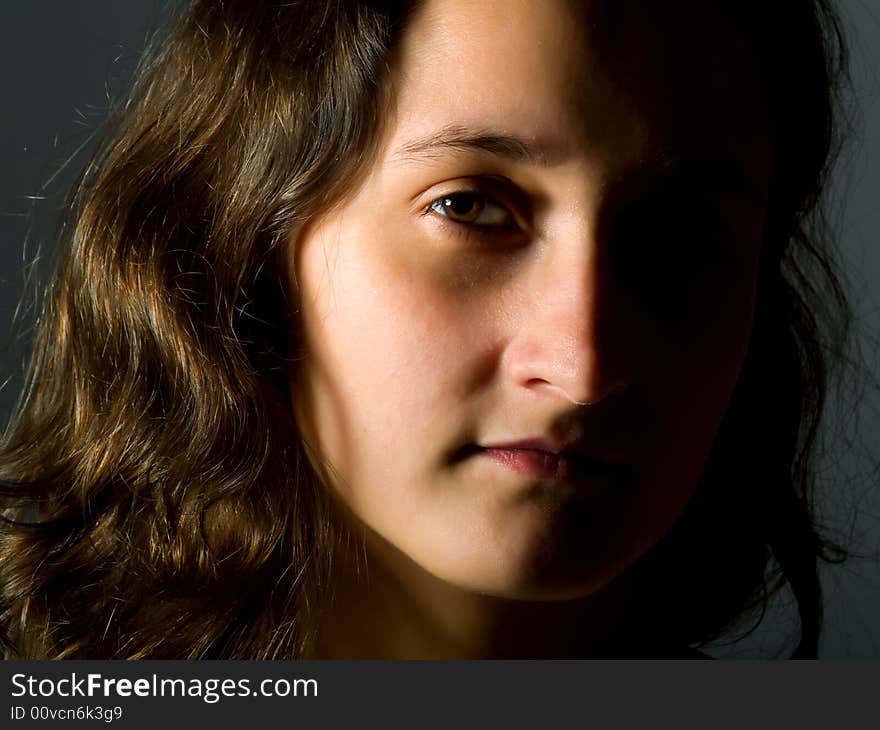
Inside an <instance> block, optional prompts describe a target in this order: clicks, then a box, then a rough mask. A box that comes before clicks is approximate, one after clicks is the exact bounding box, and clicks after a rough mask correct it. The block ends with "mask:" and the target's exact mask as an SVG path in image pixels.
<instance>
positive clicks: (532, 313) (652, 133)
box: [289, 0, 770, 599]
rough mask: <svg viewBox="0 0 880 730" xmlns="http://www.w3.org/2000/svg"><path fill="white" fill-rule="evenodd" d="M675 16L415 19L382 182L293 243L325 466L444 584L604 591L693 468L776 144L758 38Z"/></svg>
mask: <svg viewBox="0 0 880 730" xmlns="http://www.w3.org/2000/svg"><path fill="white" fill-rule="evenodd" d="M661 5H667V6H668V4H662V3H661V4H658V6H661ZM683 6H685V7H686V11H685V13H684V14H682V15H681V16H679V17H677V16H675V15H674V14H673V13H672V12H671V10H669V9H668V8H667V9H666V10H663V9H652V8H653V5H652V4H651V3H647V2H645V3H639V2H635V3H634V2H627V3H605V2H602V3H598V2H596V3H581V2H578V3H574V2H566V1H565V0H553V1H547V2H540V3H536V2H530V1H528V0H481V1H480V2H473V3H470V2H446V1H444V0H430V1H429V2H426V3H424V4H423V5H422V6H421V7H420V8H419V10H418V12H417V13H416V14H415V15H414V16H413V17H412V19H411V20H410V22H409V24H408V27H407V29H406V30H405V31H404V35H403V38H402V43H401V45H400V47H399V48H398V52H397V54H396V56H395V58H394V67H393V73H394V76H393V80H394V97H395V102H394V104H393V105H392V108H390V109H388V119H387V122H388V123H387V128H386V129H385V133H384V137H383V138H382V141H381V144H380V149H379V152H378V155H377V157H376V159H375V161H374V164H373V166H372V168H371V170H370V171H369V174H368V175H367V177H366V179H365V181H364V182H363V183H362V184H360V185H359V187H358V188H357V190H355V191H353V193H352V195H351V197H350V198H348V199H347V200H346V201H345V202H344V203H343V204H341V205H340V206H339V207H338V208H337V209H335V210H334V211H332V212H331V213H328V214H327V215H325V216H323V217H322V218H320V219H319V220H316V221H314V222H313V223H312V224H311V225H310V226H308V227H307V228H306V229H305V230H304V231H302V232H301V234H300V235H299V237H298V238H297V240H296V241H294V242H292V246H291V249H290V267H289V269H290V277H291V286H292V288H293V289H294V290H295V291H297V292H298V297H299V300H300V303H301V310H300V313H299V318H300V327H301V332H300V333H299V336H301V337H302V338H304V347H305V355H304V359H303V360H302V361H301V362H299V363H298V364H297V371H296V372H295V373H294V374H293V376H292V381H291V382H292V392H293V399H294V403H295V410H296V414H297V418H298V421H299V423H300V427H301V429H302V431H303V433H304V435H305V438H306V440H307V442H308V443H309V444H310V445H311V447H312V448H313V451H314V453H315V454H317V457H316V463H317V462H320V465H319V467H318V468H319V469H320V470H321V472H322V473H323V474H324V476H325V478H326V480H327V481H328V483H329V484H330V485H331V487H332V489H333V491H334V492H335V494H336V495H337V496H338V498H339V500H340V501H341V502H342V503H343V504H344V505H346V506H347V507H348V508H349V510H350V512H351V513H352V514H353V515H354V516H356V518H357V519H358V520H359V521H360V522H362V523H364V524H365V525H367V526H368V527H369V528H371V530H369V531H368V533H369V534H370V535H371V539H373V540H375V541H377V543H376V544H381V545H382V546H384V548H385V549H386V550H387V549H388V546H389V544H390V545H391V546H393V547H394V548H396V550H397V551H399V552H400V553H403V555H405V556H407V557H408V558H410V559H411V560H412V561H414V563H415V564H416V565H418V566H420V567H421V568H423V569H424V570H426V571H428V573H430V574H432V575H433V576H435V577H437V578H440V579H442V580H444V581H447V582H448V583H451V584H453V585H455V586H459V587H462V588H466V589H469V590H472V591H477V592H482V593H488V594H492V595H497V596H506V597H512V598H535V599H548V598H556V599H559V598H571V597H576V596H586V595H588V594H590V593H592V592H595V591H597V590H598V589H600V588H602V587H603V586H604V585H606V584H607V583H608V582H609V581H610V580H612V579H613V578H615V577H616V576H618V575H620V574H621V573H622V572H623V571H624V570H625V569H626V568H627V567H628V566H629V565H631V564H632V563H633V561H635V560H636V559H637V558H638V557H639V556H641V555H643V554H644V553H645V552H646V551H648V550H649V549H650V548H651V547H652V546H653V545H654V544H655V543H656V542H657V541H658V540H659V539H660V538H661V537H662V536H663V535H664V534H665V533H666V532H667V531H668V530H669V529H670V527H671V526H672V524H673V522H674V521H675V520H676V518H677V517H678V516H679V515H680V514H681V512H682V510H683V508H684V507H685V505H686V503H687V502H688V500H689V498H690V497H691V495H692V493H693V492H694V490H695V488H696V486H697V483H698V481H699V479H700V477H701V474H702V472H703V470H704V467H705V465H706V462H707V459H708V457H709V453H710V450H711V448H712V444H713V441H714V439H715V436H716V433H717V431H718V428H719V425H720V422H721V419H722V416H723V415H724V412H725V409H726V407H727V404H728V401H729V398H730V396H731V393H732V390H733V388H734V385H735V383H736V380H737V377H738V374H739V372H740V369H741V366H742V363H743V360H744V357H745V354H746V349H747V344H748V341H749V334H750V330H751V324H752V318H753V308H754V301H755V287H756V278H757V267H758V258H759V249H760V243H761V237H762V228H763V221H764V213H765V203H766V194H767V188H768V185H769V177H770V168H769V160H770V149H769V131H768V122H767V120H766V118H765V115H764V113H763V111H762V109H761V106H760V102H759V97H758V91H757V88H758V77H757V68H756V66H755V63H754V61H753V59H752V58H751V57H750V55H749V52H748V51H747V49H746V47H745V45H744V44H741V43H740V42H739V41H738V39H737V37H736V35H735V34H734V33H733V31H730V30H728V29H727V28H726V26H725V24H724V22H723V21H722V20H721V19H720V18H716V17H715V16H714V15H713V14H712V12H711V11H710V10H708V9H705V8H703V7H702V4H701V3H699V2H694V3H691V4H690V5H688V4H683ZM395 552H396V551H395Z"/></svg>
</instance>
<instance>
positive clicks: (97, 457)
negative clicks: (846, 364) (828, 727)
mask: <svg viewBox="0 0 880 730" xmlns="http://www.w3.org/2000/svg"><path fill="white" fill-rule="evenodd" d="M783 34H784V37H785V38H786V44H785V47H784V49H782V50H780V49H779V48H778V46H779V38H780V37H782V36H783ZM841 49H842V46H841V45H840V37H839V33H838V32H837V25H836V21H835V18H834V15H833V13H832V12H831V11H830V9H829V8H828V7H826V5H825V3H824V2H807V1H806V0H804V1H803V2H800V3H791V4H788V5H787V6H786V8H785V10H784V11H783V10H782V9H777V10H767V9H766V7H759V4H758V3H742V2H737V3H733V2H730V3H728V2H721V1H720V0H719V1H717V2H709V0H692V1H687V0H682V1H681V2H676V3H652V2H650V1H649V0H644V1H634V2H627V3H610V2H598V1H594V2H586V3H578V2H573V1H572V0H554V1H553V2H547V3H527V2H500V1H499V2H482V3H479V4H477V3H474V4H464V3H451V2H447V1H445V0H426V1H425V2H420V3H412V4H410V3H397V2H390V1H386V2H379V1H378V0H377V1H373V2H364V1H362V2H354V1H343V0H337V1H336V2H329V3H327V2H322V3H309V2H302V3H284V4H282V3H274V2H273V3H270V2H247V3H245V2H235V1H230V0H227V1H226V2H223V3H216V2H198V1H197V2H194V3H193V4H192V6H191V7H190V8H188V10H187V11H186V12H185V13H184V14H183V15H182V17H181V19H180V21H179V22H178V24H177V25H176V26H175V28H174V30H173V32H172V33H171V35H170V37H169V38H168V40H167V41H165V42H164V43H163V44H162V45H160V46H159V47H157V48H156V49H155V51H154V52H153V53H152V54H151V55H149V56H148V60H147V61H146V62H145V63H144V65H143V68H142V69H141V72H140V75H139V79H138V83H137V85H136V88H135V91H134V92H133V95H132V99H131V101H130V102H129V103H128V104H127V105H126V106H125V107H124V109H123V110H122V111H121V113H120V115H119V118H118V119H116V120H114V122H113V124H112V125H111V132H110V134H109V136H108V138H107V140H106V141H105V143H104V144H103V146H102V147H101V150H100V152H99V154H98V156H97V158H96V159H95V161H94V163H92V164H91V165H90V166H89V168H88V169H87V170H86V173H85V175H84V178H83V182H82V184H81V185H80V188H79V191H78V197H77V201H76V204H75V206H74V212H73V221H74V224H73V226H72V227H71V228H70V232H69V235H68V237H67V239H66V241H65V246H64V248H63V250H62V259H61V262H60V265H59V269H58V273H57V275H56V277H55V279H54V283H53V286H52V289H51V292H50V295H49V297H48V298H47V303H46V309H45V312H44V314H43V316H42V318H41V324H40V330H39V335H38V339H37V342H36V345H35V348H34V358H33V365H32V374H31V380H30V387H29V389H28V391H27V392H26V394H25V396H24V398H23V400H22V403H21V404H20V407H19V409H18V410H17V412H16V414H15V415H14V417H13V421H12V423H11V426H10V428H9V429H8V432H7V434H6V436H5V439H4V441H3V444H2V451H0V453H2V457H0V468H2V475H0V476H2V478H3V484H4V495H5V500H6V504H7V507H8V509H7V517H8V520H9V521H8V524H7V525H6V527H5V528H4V532H3V543H2V551H0V575H2V583H3V594H2V611H3V613H2V616H3V619H2V623H3V626H4V627H5V634H6V636H5V640H4V641H5V645H6V648H7V651H8V653H9V654H11V655H14V656H27V657H69V658H72V657H78V658H79V657H92V658H102V657H105V658H143V657H151V658H159V657H177V658H184V657H187V658H196V657H202V658H208V657H211V658H245V657H249V658H300V657H318V658H357V657H372V658H453V657H458V658H469V657H470V658H473V657H524V658H537V657H600V656H680V655H688V654H689V652H690V650H689V647H691V646H694V645H699V644H700V643H705V642H706V641H708V640H709V639H711V638H713V637H715V636H718V635H720V634H721V633H722V632H723V631H724V630H725V629H726V628H727V627H729V626H730V625H732V624H733V622H735V621H736V619H737V618H739V617H740V616H742V615H744V614H745V613H746V612H748V611H749V610H750V609H752V608H753V607H754V606H755V605H760V603H761V602H762V601H764V600H766V595H767V593H768V592H772V591H773V590H775V589H776V588H778V587H779V585H781V583H782V582H788V584H789V585H790V586H791V588H792V590H793V592H794V595H795V597H796V598H797V602H798V609H799V613H800V617H801V640H800V643H799V646H798V649H797V651H796V652H795V656H802V657H804V656H807V657H808V656H815V654H816V651H817V638H818V631H819V624H820V616H821V602H820V599H821V594H820V586H819V582H818V577H817V572H816V563H817V559H831V558H833V557H834V555H835V547H834V546H831V545H829V544H827V543H826V542H825V541H824V540H823V538H822V537H821V535H820V534H819V533H818V531H817V528H816V526H815V524H814V523H815V518H814V515H813V511H812V507H811V501H810V486H811V479H812V476H811V470H810V459H811V455H812V450H813V443H814V437H815V433H816V428H817V424H818V422H819V418H820V416H821V411H822V399H823V394H824V390H825V373H826V367H827V365H828V363H827V361H826V358H827V357H828V355H827V354H826V351H825V350H823V347H824V348H826V349H827V348H828V347H829V344H830V348H831V349H830V352H832V353H833V352H839V346H840V345H841V343H842V341H843V339H842V338H843V335H844V334H845V328H842V327H841V326H840V323H841V322H844V323H845V322H846V321H847V319H846V311H847V310H846V301H845V298H844V296H843V294H842V292H841V291H840V289H839V286H838V284H837V279H836V278H835V276H834V273H833V269H832V268H831V266H830V264H829V263H828V259H827V255H826V254H825V253H824V252H823V246H824V245H825V244H824V241H823V240H822V239H821V238H820V237H818V236H817V235H815V233H816V229H815V226H816V224H817V221H820V219H819V218H817V216H818V203H819V200H820V197H821V191H822V188H823V184H824V181H825V179H826V176H827V172H828V166H829V164H830V161H831V159H832V157H833V150H834V142H835V118H834V114H833V92H834V88H835V87H834V82H835V74H836V69H837V66H836V65H835V61H840V60H842V50H841ZM835 51H839V52H840V54H841V55H840V57H839V58H837V59H836V58H835V56H834V53H835ZM814 277H817V278H814ZM829 304H830V305H833V306H828V305H829ZM823 307H824V308H823ZM823 316H825V317H826V318H825V319H823V318H822V317H823ZM838 336H839V337H840V338H841V339H839V340H835V337H838ZM837 554H840V551H838V553H837ZM774 567H775V573H774V572H772V569H773V568H774ZM768 570H770V571H771V572H770V574H769V577H768Z"/></svg>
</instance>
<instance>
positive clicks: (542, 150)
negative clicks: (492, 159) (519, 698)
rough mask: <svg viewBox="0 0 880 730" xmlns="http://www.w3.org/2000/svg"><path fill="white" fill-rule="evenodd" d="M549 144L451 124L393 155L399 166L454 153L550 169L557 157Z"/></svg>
mask: <svg viewBox="0 0 880 730" xmlns="http://www.w3.org/2000/svg"><path fill="white" fill-rule="evenodd" d="M552 147H553V146H552V145H550V144H549V143H548V142H540V141H538V140H530V139H526V138H524V137H517V136H514V135H510V134H506V133H504V132H500V131H497V130H493V129H472V128H469V127H463V126H461V125H458V124H449V125H447V126H445V127H443V128H442V129H440V130H439V131H437V132H434V133H432V134H429V135H426V136H425V137H420V138H418V139H415V140H411V141H410V142H407V143H406V144H404V145H402V146H401V147H400V149H398V150H397V152H396V153H395V154H394V155H393V159H394V160H395V161H398V162H418V161H419V160H423V159H429V160H430V159H436V158H437V157H439V156H440V155H442V154H444V153H446V152H449V151H452V152H487V153H489V154H491V155H495V156H496V157H502V158H505V159H508V160H512V161H514V162H528V163H530V164H537V165H548V164H551V162H552V160H553V159H555V158H556V157H558V150H554V149H553V148H552Z"/></svg>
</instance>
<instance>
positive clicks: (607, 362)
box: [504, 244, 636, 405]
mask: <svg viewBox="0 0 880 730" xmlns="http://www.w3.org/2000/svg"><path fill="white" fill-rule="evenodd" d="M547 251H548V253H546V254H545V255H544V256H543V257H542V258H541V259H540V260H539V261H537V262H536V263H535V266H534V268H533V269H532V270H531V271H530V272H529V276H528V281H527V283H526V285H525V287H524V289H525V292H524V291H523V290H522V289H521V290H520V292H519V295H520V296H519V298H518V299H519V303H520V305H521V306H518V307H516V310H515V311H516V312H517V314H516V315H515V317H514V318H513V320H514V321H513V322H512V327H511V334H510V336H509V339H508V341H507V347H506V348H505V353H504V359H505V363H504V369H505V371H506V374H507V379H508V381H509V382H511V383H512V384H513V385H514V386H515V387H517V388H525V389H527V390H529V391H530V392H531V393H534V394H535V395H538V396H540V397H546V398H550V399H559V400H564V401H567V402H570V403H572V404H575V405H591V404H595V403H598V402H600V401H603V400H605V399H606V398H609V397H610V396H612V395H614V394H616V393H620V392H622V391H624V390H626V389H627V388H628V387H629V384H630V382H631V374H630V372H629V367H628V365H629V363H631V359H630V355H629V354H628V351H629V350H631V348H632V343H633V341H634V337H635V336H636V335H635V332H634V329H633V326H631V325H634V324H635V323H634V322H632V320H631V319H630V318H629V317H628V316H627V313H626V310H627V303H626V301H625V298H623V297H618V296H617V295H616V292H615V290H616V287H615V285H614V281H613V279H612V275H611V270H610V263H609V262H608V261H607V260H606V259H607V256H606V255H605V254H603V251H602V250H601V248H600V247H599V246H596V245H589V246H586V245H580V246H565V247H562V246H560V247H557V248H556V250H555V251H554V246H553V245H552V244H550V245H549V246H548V247H547ZM526 292H527V293H526ZM524 293H525V296H523V294H524Z"/></svg>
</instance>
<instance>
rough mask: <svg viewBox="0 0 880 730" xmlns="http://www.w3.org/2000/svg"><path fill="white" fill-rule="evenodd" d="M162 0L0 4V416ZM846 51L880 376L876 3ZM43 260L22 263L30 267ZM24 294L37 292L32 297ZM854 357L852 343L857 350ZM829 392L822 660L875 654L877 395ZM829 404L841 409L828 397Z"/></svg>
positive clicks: (846, 230)
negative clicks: (69, 217)
mask: <svg viewBox="0 0 880 730" xmlns="http://www.w3.org/2000/svg"><path fill="white" fill-rule="evenodd" d="M167 6H168V4H167V3H166V2H163V1H162V0H125V1H124V2H120V1H119V0H76V1H74V0H27V1H26V2H19V3H13V2H10V1H9V0H6V2H3V3H2V6H0V80H2V98H3V115H2V120H0V348H2V349H0V380H2V379H7V378H8V382H7V383H6V384H5V386H4V387H3V388H2V390H0V423H4V422H5V420H6V417H7V414H8V412H9V409H10V407H11V405H12V403H13V401H14V400H15V397H16V395H17V393H18V389H19V387H20V382H21V380H20V369H21V365H20V360H21V353H22V348H23V347H24V344H23V343H25V342H26V337H27V332H28V318H27V317H24V318H22V320H21V321H22V325H20V326H18V327H17V328H16V329H14V330H11V329H10V326H11V324H12V319H13V314H14V312H15V309H16V305H17V303H18V302H19V300H20V299H21V297H22V291H23V282H24V278H25V274H24V272H25V270H26V267H25V266H24V262H29V261H33V260H34V259H35V258H36V257H37V254H38V252H39V251H42V252H43V253H44V255H43V257H42V258H41V261H43V262H45V261H46V256H45V252H47V251H50V250H51V240H52V236H53V231H54V227H55V225H56V223H57V218H58V213H59V211H60V210H61V207H62V205H63V202H64V196H65V194H66V191H67V189H68V188H69V187H70V185H71V184H72V182H73V181H74V180H75V178H76V175H77V173H78V171H79V169H80V168H81V167H82V165H83V164H84V162H85V161H86V160H87V158H88V153H89V151H90V150H91V148H92V146H93V143H94V137H95V132H96V129H97V127H98V126H99V124H100V122H101V121H102V119H103V118H104V116H105V114H106V112H107V109H108V107H109V104H110V102H109V101H108V99H118V98H119V97H120V96H121V95H123V94H124V92H125V89H126V85H127V82H128V80H129V79H130V77H131V74H132V72H133V70H134V68H135V66H136V64H137V61H138V57H139V54H140V52H141V51H142V49H143V47H144V45H145V42H146V39H147V37H148V36H149V34H150V33H151V32H152V31H153V30H155V29H156V27H157V26H158V24H159V22H160V20H161V18H162V17H163V14H164V13H165V12H166V11H167ZM840 7H841V10H842V12H843V14H844V16H845V19H846V30H847V33H848V36H849V40H850V44H851V47H852V51H853V75H854V79H855V88H856V99H855V100H854V101H855V102H856V104H857V116H856V118H855V130H856V133H857V137H856V138H854V140H853V141H852V143H851V146H850V148H849V152H848V154H847V155H846V157H845V159H844V161H843V162H844V164H843V165H841V166H840V168H839V169H838V171H837V174H836V176H835V179H834V189H835V204H834V206H833V208H832V210H833V211H834V213H835V220H836V221H837V224H838V230H840V232H841V244H842V245H841V249H842V250H841V254H840V255H841V261H842V263H843V268H844V270H845V272H846V274H847V277H848V279H849V282H848V283H849V291H850V293H851V295H852V297H853V300H854V302H855V304H856V308H857V319H856V323H855V324H856V343H857V345H858V346H859V348H860V355H861V357H862V359H863V360H864V361H865V362H866V363H867V364H868V366H869V368H870V370H871V372H872V373H873V375H874V376H875V377H877V376H878V375H880V350H878V345H877V343H878V336H880V292H878V284H880V0H844V1H843V2H841V3H840ZM43 268H44V266H43V265H38V266H36V267H30V269H31V270H33V271H36V272H37V273H38V274H39V272H40V271H41V270H42V269H43ZM29 296H30V299H31V300H32V298H33V296H32V295H29ZM857 354H859V353H857V352H854V356H855V355H857ZM853 382H854V381H853V380H851V379H847V380H846V381H845V389H846V390H845V392H848V393H849V396H848V398H847V399H842V400H841V399H837V398H835V399H834V400H833V401H832V414H831V418H830V419H829V421H828V424H827V426H826V429H825V435H826V440H827V447H826V453H825V455H824V457H823V459H822V461H821V464H822V466H823V477H822V479H821V480H820V486H821V487H822V488H823V494H824V495H825V496H824V501H823V503H824V509H825V515H826V521H827V524H828V525H829V528H830V531H831V535H832V536H836V537H838V538H840V539H842V540H844V541H845V542H847V544H849V545H850V546H851V547H852V548H853V549H855V550H857V551H859V552H862V553H867V554H868V555H871V556H873V557H872V558H870V559H861V560H852V561H851V562H849V563H847V564H846V566H844V567H842V568H840V567H832V568H829V569H827V570H825V571H824V573H823V580H824V585H825V590H826V605H827V609H826V610H827V625H826V632H825V636H824V637H823V641H822V644H821V652H820V655H821V656H822V657H823V658H868V657H870V658H880V563H878V561H877V553H878V550H880V485H878V482H880V473H878V472H877V471H874V473H873V475H872V474H871V473H870V470H871V468H872V466H873V467H874V468H876V464H877V462H878V459H880V398H878V397H877V394H876V393H872V391H870V390H868V391H865V392H864V393H862V395H861V396H860V397H858V398H857V399H856V410H855V411H853V397H852V392H853ZM839 404H842V405H840V407H839V408H838V407H837V406H838V405H839ZM795 621H796V619H794V618H793V617H792V614H791V611H790V604H789V597H788V596H787V595H783V596H782V597H781V598H780V600H778V601H776V603H775V604H774V607H773V610H772V611H771V613H770V614H769V615H768V616H767V617H766V619H765V621H764V622H763V623H762V624H761V627H760V629H759V630H758V631H757V632H756V633H755V634H753V635H752V636H751V637H749V638H748V639H747V640H745V641H742V642H740V643H739V644H738V645H737V646H735V647H723V646H718V647H714V648H713V649H712V650H711V653H713V654H715V655H717V656H750V657H753V656H774V655H776V654H777V653H778V652H779V651H782V650H785V649H786V648H790V647H791V642H790V639H789V637H790V636H791V632H792V630H793V629H796V623H793V622H795Z"/></svg>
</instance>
